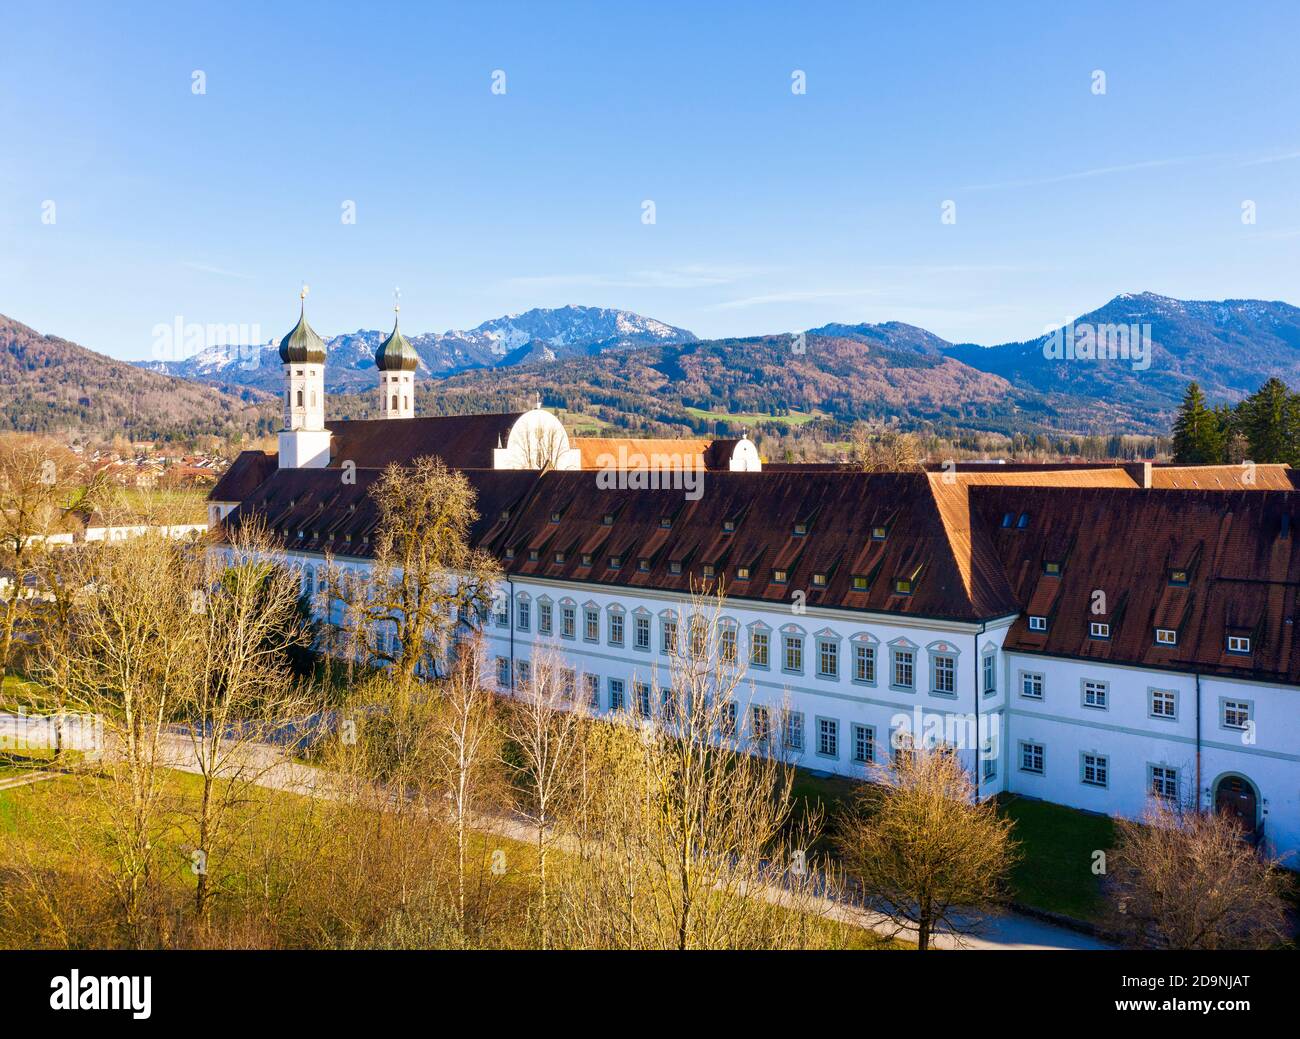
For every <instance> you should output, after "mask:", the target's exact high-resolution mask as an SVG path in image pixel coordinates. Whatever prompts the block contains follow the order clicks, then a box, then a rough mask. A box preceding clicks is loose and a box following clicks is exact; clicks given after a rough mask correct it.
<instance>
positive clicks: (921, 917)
mask: <svg viewBox="0 0 1300 1039" xmlns="http://www.w3.org/2000/svg"><path fill="white" fill-rule="evenodd" d="M873 777H874V778H875V779H876V780H877V781H878V782H879V784H880V786H879V787H878V788H875V789H872V788H867V789H866V790H864V792H863V794H862V795H861V797H860V798H859V800H858V802H857V803H856V804H855V805H854V806H853V809H852V810H851V811H849V812H848V813H847V814H846V817H845V818H844V819H843V820H842V823H841V826H840V833H839V837H838V843H839V847H840V852H841V858H842V861H843V863H844V867H845V870H846V872H847V873H848V875H849V876H850V877H851V878H853V879H855V880H857V882H858V883H859V884H860V885H861V889H862V892H863V894H864V895H865V896H866V897H867V898H868V899H869V900H870V901H871V902H872V904H873V907H874V908H876V909H879V910H880V911H881V912H883V913H884V914H885V915H886V916H887V917H888V918H889V919H890V920H892V922H893V925H894V927H895V928H896V931H903V930H904V929H915V931H916V938H917V948H918V949H919V950H921V951H922V952H924V951H926V950H927V949H928V948H929V947H930V942H931V938H932V936H933V935H934V933H935V932H936V931H937V930H938V929H939V928H941V927H942V928H944V929H946V930H947V931H949V932H951V933H953V934H956V935H967V934H971V933H973V932H974V931H975V930H976V928H977V926H978V916H977V915H976V914H978V912H979V911H981V910H986V909H989V908H991V907H992V906H994V905H996V904H997V903H998V902H999V901H1000V900H1001V899H1002V897H1003V890H1004V881H1005V878H1006V875H1007V872H1008V871H1009V870H1010V868H1011V865H1012V863H1013V862H1014V859H1015V847H1016V846H1015V843H1014V841H1013V840H1012V838H1011V822H1010V820H1008V819H1004V818H1002V817H1001V816H999V815H998V812H997V807H996V806H995V805H994V804H993V802H991V801H984V802H977V801H976V800H975V787H974V784H973V783H972V782H971V779H970V776H969V775H968V774H967V772H966V770H965V768H963V767H962V764H961V762H960V761H959V760H958V759H957V756H956V755H955V754H953V753H950V752H949V751H947V750H946V749H944V748H937V749H933V750H928V749H925V748H921V747H917V748H916V749H914V750H910V751H908V752H907V753H903V754H899V755H896V756H895V760H894V764H893V766H892V767H883V766H877V767H875V768H874V769H873Z"/></svg>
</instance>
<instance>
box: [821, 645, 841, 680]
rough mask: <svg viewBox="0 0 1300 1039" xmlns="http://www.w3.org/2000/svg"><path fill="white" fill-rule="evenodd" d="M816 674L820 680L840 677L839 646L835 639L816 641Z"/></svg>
mask: <svg viewBox="0 0 1300 1039" xmlns="http://www.w3.org/2000/svg"><path fill="white" fill-rule="evenodd" d="M817 674H819V675H821V677H822V678H839V677H840V644H839V642H838V641H836V640H835V639H825V638H823V639H818V640H817Z"/></svg>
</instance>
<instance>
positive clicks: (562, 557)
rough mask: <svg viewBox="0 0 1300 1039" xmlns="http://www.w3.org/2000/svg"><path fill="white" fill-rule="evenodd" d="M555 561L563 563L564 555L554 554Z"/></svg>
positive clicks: (560, 553)
mask: <svg viewBox="0 0 1300 1039" xmlns="http://www.w3.org/2000/svg"><path fill="white" fill-rule="evenodd" d="M555 561H556V562H557V563H563V562H564V553H563V552H556V553H555Z"/></svg>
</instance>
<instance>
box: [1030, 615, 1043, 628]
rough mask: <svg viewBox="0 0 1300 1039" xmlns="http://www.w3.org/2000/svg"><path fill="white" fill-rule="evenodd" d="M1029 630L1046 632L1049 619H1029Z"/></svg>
mask: <svg viewBox="0 0 1300 1039" xmlns="http://www.w3.org/2000/svg"><path fill="white" fill-rule="evenodd" d="M1029 630H1030V631H1046V630H1047V618H1046V617H1030V618H1029Z"/></svg>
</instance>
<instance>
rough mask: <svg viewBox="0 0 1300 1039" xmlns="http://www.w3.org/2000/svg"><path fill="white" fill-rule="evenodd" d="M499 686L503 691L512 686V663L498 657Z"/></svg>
mask: <svg viewBox="0 0 1300 1039" xmlns="http://www.w3.org/2000/svg"><path fill="white" fill-rule="evenodd" d="M497 685H499V686H500V687H501V688H502V689H506V688H508V687H509V685H510V661H508V660H507V659H506V658H505V657H497Z"/></svg>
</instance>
